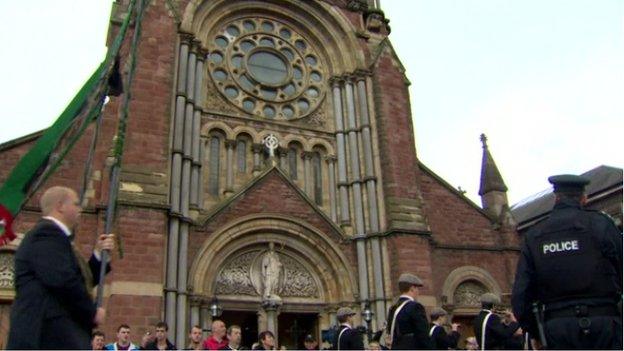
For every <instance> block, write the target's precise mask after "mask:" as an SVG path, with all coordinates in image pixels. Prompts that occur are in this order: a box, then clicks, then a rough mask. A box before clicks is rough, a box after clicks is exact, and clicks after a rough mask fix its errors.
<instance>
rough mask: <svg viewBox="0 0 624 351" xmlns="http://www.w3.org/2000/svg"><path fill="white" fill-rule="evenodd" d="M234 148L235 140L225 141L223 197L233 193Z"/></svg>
mask: <svg viewBox="0 0 624 351" xmlns="http://www.w3.org/2000/svg"><path fill="white" fill-rule="evenodd" d="M234 148H236V140H226V141H225V150H226V157H225V192H224V193H225V195H226V196H227V195H231V194H232V193H234Z"/></svg>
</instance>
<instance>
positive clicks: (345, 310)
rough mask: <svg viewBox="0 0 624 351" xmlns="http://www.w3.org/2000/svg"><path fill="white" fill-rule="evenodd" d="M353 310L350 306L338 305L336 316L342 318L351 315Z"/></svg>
mask: <svg viewBox="0 0 624 351" xmlns="http://www.w3.org/2000/svg"><path fill="white" fill-rule="evenodd" d="M353 315H355V312H354V311H353V310H352V309H351V308H350V307H340V308H339V309H338V312H336V317H338V318H342V317H347V316H353Z"/></svg>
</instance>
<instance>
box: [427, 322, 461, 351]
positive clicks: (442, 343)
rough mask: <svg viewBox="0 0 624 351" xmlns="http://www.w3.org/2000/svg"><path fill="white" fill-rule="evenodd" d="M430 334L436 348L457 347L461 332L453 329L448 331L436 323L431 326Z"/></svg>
mask: <svg viewBox="0 0 624 351" xmlns="http://www.w3.org/2000/svg"><path fill="white" fill-rule="evenodd" d="M429 335H430V338H431V342H432V343H433V348H434V349H436V350H448V349H456V348H457V342H458V341H459V336H460V335H459V332H456V331H454V330H452V331H451V332H450V333H447V332H446V330H444V327H442V326H439V325H435V324H432V325H431V326H430V329H429Z"/></svg>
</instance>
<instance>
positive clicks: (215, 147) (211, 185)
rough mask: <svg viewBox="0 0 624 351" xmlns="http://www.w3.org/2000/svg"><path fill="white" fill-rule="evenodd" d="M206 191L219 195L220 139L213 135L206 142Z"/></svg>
mask: <svg viewBox="0 0 624 351" xmlns="http://www.w3.org/2000/svg"><path fill="white" fill-rule="evenodd" d="M208 152H209V156H208V157H209V161H208V193H209V194H210V195H212V196H219V173H220V161H221V139H220V138H219V137H218V136H216V135H213V136H211V137H210V139H209V142H208Z"/></svg>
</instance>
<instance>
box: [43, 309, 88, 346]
mask: <svg viewBox="0 0 624 351" xmlns="http://www.w3.org/2000/svg"><path fill="white" fill-rule="evenodd" d="M41 349H45V350H90V349H91V334H90V332H89V331H88V330H86V329H85V328H83V327H82V326H80V325H78V323H76V322H75V321H74V320H72V319H71V318H69V317H68V316H58V317H55V318H51V319H47V320H45V321H44V323H43V326H42V328H41Z"/></svg>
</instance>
